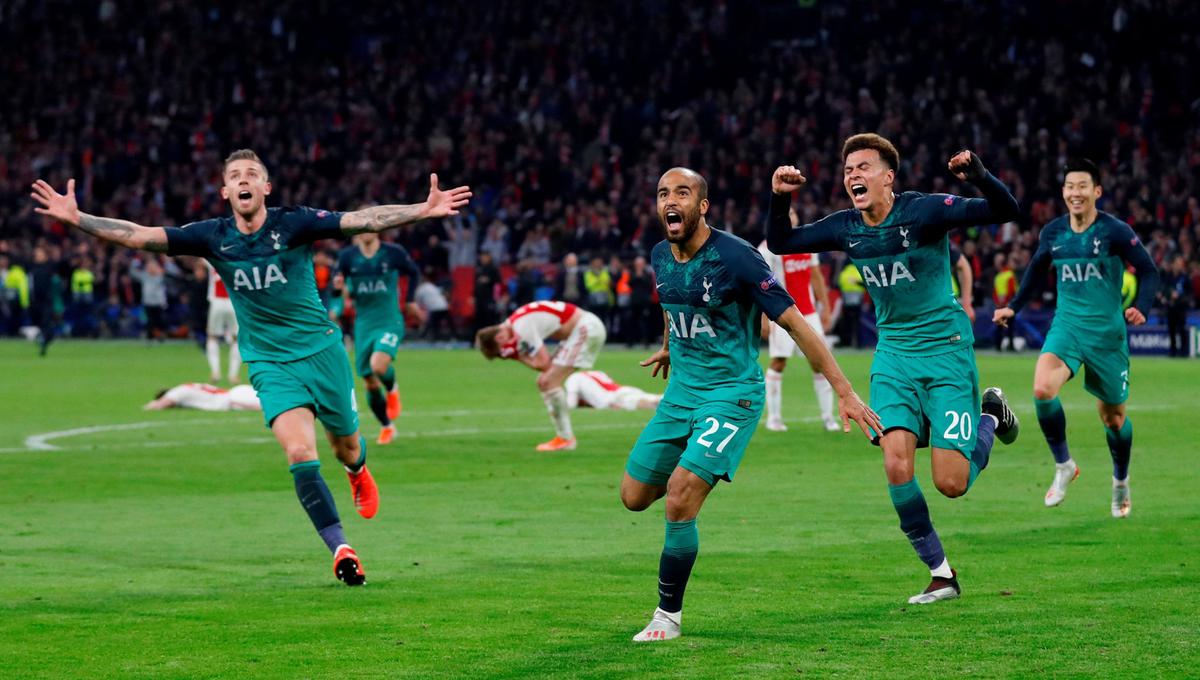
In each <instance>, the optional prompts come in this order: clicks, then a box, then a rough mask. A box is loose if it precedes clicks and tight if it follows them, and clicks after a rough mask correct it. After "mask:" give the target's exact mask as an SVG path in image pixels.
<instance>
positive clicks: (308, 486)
mask: <svg viewBox="0 0 1200 680" xmlns="http://www.w3.org/2000/svg"><path fill="white" fill-rule="evenodd" d="M221 178H222V185H221V197H222V198H223V199H225V200H227V201H229V206H230V208H231V209H232V211H233V214H232V215H231V216H229V217H219V218H214V219H209V220H203V221H200V222H193V223H191V224H187V225H184V226H183V227H146V226H142V225H139V224H135V223H133V222H128V221H125V220H119V219H112V218H107V217H98V216H96V215H89V214H88V213H85V212H81V211H80V210H79V206H78V204H77V203H76V200H75V180H73V179H72V180H68V182H67V190H66V193H65V194H60V193H58V192H57V191H55V190H54V188H53V187H51V186H50V185H49V184H48V183H46V182H45V181H43V180H40V179H39V180H38V181H37V182H35V183H34V184H33V194H32V196H33V199H34V200H35V201H36V202H37V203H38V207H37V208H36V210H37V212H38V213H39V214H42V215H45V216H47V217H50V218H52V219H55V220H58V221H59V222H63V223H65V224H68V225H70V226H72V227H74V228H76V229H78V230H80V231H82V232H84V233H86V234H90V235H92V236H95V237H97V238H100V239H103V240H105V241H108V242H110V243H116V244H118V245H122V246H125V247H127V248H137V249H141V250H148V251H151V252H156V253H167V254H168V255H195V256H199V257H203V258H205V259H206V260H208V261H209V263H210V264H212V266H213V267H214V268H215V269H216V270H217V272H218V273H219V274H220V275H221V279H222V280H223V281H224V282H225V285H226V289H227V290H228V291H229V297H230V299H231V300H232V301H233V308H234V310H235V312H236V314H237V321H238V327H239V338H238V339H239V349H240V350H241V353H242V358H243V359H244V360H245V362H246V364H247V366H248V368H249V373H250V382H251V384H252V385H254V389H255V391H256V392H257V393H258V397H259V399H261V400H262V407H263V416H264V418H265V420H266V423H267V426H268V427H270V428H271V431H272V432H273V433H274V435H275V439H276V440H277V441H278V442H279V446H280V447H281V448H282V449H283V452H284V455H285V456H286V457H287V462H288V466H289V468H288V469H289V470H290V471H291V473H292V478H293V480H294V482H295V487H296V496H297V498H298V499H299V501H300V505H301V506H302V507H303V508H304V510H305V512H307V513H308V516H309V519H311V520H312V523H313V526H314V527H315V528H316V530H317V533H318V534H320V536H321V539H322V540H323V541H324V542H325V545H326V546H328V548H329V550H330V552H332V553H333V555H334V558H333V559H334V574H335V575H336V576H337V578H338V579H340V580H341V581H343V582H345V583H346V584H347V585H360V584H362V583H363V582H364V581H365V580H366V576H365V575H364V573H363V569H362V563H361V561H360V560H359V558H358V555H357V554H356V553H355V552H354V550H353V549H352V548H351V547H350V545H349V543H348V542H347V541H346V537H345V534H344V532H343V530H342V523H341V520H340V518H339V517H338V512H337V507H336V506H335V505H334V502H333V495H332V494H331V493H330V492H329V487H328V486H326V484H325V480H324V479H323V478H322V477H321V471H320V467H321V462H320V460H319V459H318V457H317V441H316V428H315V421H316V420H318V419H319V420H320V421H321V424H322V425H324V426H325V434H326V436H327V437H328V439H329V442H330V444H331V445H332V446H333V450H334V454H335V455H336V456H337V458H338V460H339V461H341V462H342V464H343V465H344V466H345V469H346V473H347V474H348V475H349V478H350V487H351V489H352V491H353V494H354V505H355V507H356V508H357V510H358V513H359V514H360V515H362V516H363V517H366V518H371V517H374V516H375V513H376V512H377V511H378V509H379V492H378V489H377V488H376V486H375V481H374V479H372V477H371V473H370V472H369V471H368V470H367V465H366V462H367V448H366V442H364V441H363V440H362V437H361V436H360V435H359V433H358V413H357V411H356V409H355V404H354V375H353V374H352V373H351V371H350V364H349V360H348V359H347V358H346V350H345V348H344V347H343V345H342V333H341V330H340V329H339V328H338V327H337V325H336V324H334V323H333V322H331V321H330V320H329V317H328V316H327V314H326V312H325V308H324V306H323V305H322V304H321V299H320V297H319V296H318V294H317V286H316V283H315V279H314V276H313V264H312V247H311V244H312V243H313V242H314V241H319V240H321V239H327V238H346V237H348V236H352V235H354V234H358V233H363V232H367V231H373V232H379V231H383V230H385V229H390V228H393V227H398V226H400V225H403V224H411V223H413V222H417V221H420V220H423V219H429V218H435V217H445V216H447V215H456V214H458V209H459V208H461V207H463V206H464V205H466V203H467V200H468V199H469V198H470V196H471V192H470V190H469V189H468V188H467V187H457V188H455V189H450V190H448V191H443V190H442V189H440V188H439V187H438V183H437V175H431V176H430V178H429V185H430V187H429V196H428V198H427V199H426V200H425V202H424V203H418V204H414V205H380V206H375V207H373V208H366V209H363V210H356V211H354V212H347V213H340V212H331V211H327V210H315V209H313V208H305V207H286V208H267V206H266V199H267V196H268V195H270V193H271V182H270V179H269V177H268V174H267V167H266V165H265V164H264V163H263V162H262V161H261V160H260V159H259V157H258V156H257V155H256V154H255V153H254V152H253V151H250V150H249V149H242V150H239V151H235V152H233V153H232V154H230V155H229V157H228V158H226V159H225V164H224V167H223V168H222V172H221Z"/></svg>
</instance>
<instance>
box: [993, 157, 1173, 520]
mask: <svg viewBox="0 0 1200 680" xmlns="http://www.w3.org/2000/svg"><path fill="white" fill-rule="evenodd" d="M1101 194H1102V189H1101V187H1100V170H1099V169H1098V168H1097V167H1096V165H1095V164H1094V163H1092V162H1091V161H1088V160H1084V159H1079V160H1074V161H1071V162H1070V163H1068V165H1067V167H1066V171H1065V173H1064V174H1063V186H1062V195H1063V201H1064V202H1065V203H1066V204H1067V214H1066V215H1064V216H1062V217H1059V218H1058V219H1055V220H1052V221H1051V222H1049V223H1048V224H1047V225H1046V226H1045V227H1043V228H1042V233H1041V235H1040V237H1039V241H1038V249H1037V252H1035V253H1034V255H1033V259H1032V260H1031V261H1030V263H1029V268H1028V269H1027V270H1026V271H1025V278H1024V279H1023V280H1022V281H1021V287H1020V289H1019V290H1018V292H1017V296H1016V297H1015V298H1013V301H1012V304H1010V305H1009V306H1008V307H1002V308H1000V309H997V310H996V312H995V314H994V316H993V318H992V320H993V321H995V322H996V323H998V324H1000V325H1002V326H1006V325H1008V323H1009V321H1011V320H1012V318H1013V317H1014V316H1015V315H1016V313H1017V312H1019V311H1020V310H1021V309H1022V308H1023V307H1024V306H1025V305H1026V304H1027V303H1028V302H1029V301H1030V300H1031V299H1033V296H1034V294H1035V293H1037V292H1040V291H1041V288H1042V284H1043V283H1045V281H1046V274H1048V273H1049V272H1051V271H1053V272H1054V279H1055V283H1056V285H1057V289H1058V303H1057V308H1056V310H1055V312H1054V321H1053V322H1051V324H1050V331H1049V332H1048V333H1047V334H1046V342H1045V344H1044V345H1042V353H1041V355H1040V356H1038V361H1037V368H1036V369H1035V371H1034V375H1033V405H1034V408H1035V409H1036V410H1037V417H1038V424H1039V425H1040V426H1041V428H1042V434H1043V435H1045V437H1046V443H1047V444H1048V445H1049V446H1050V453H1051V454H1052V455H1053V456H1054V480H1053V481H1052V482H1051V483H1050V488H1049V490H1047V491H1046V499H1045V500H1046V505H1047V506H1048V507H1052V506H1055V505H1058V504H1059V503H1062V502H1063V499H1064V498H1066V496H1067V485H1068V484H1070V483H1071V482H1072V481H1074V480H1075V478H1076V477H1078V476H1079V466H1078V465H1076V464H1075V460H1074V459H1073V458H1071V453H1070V451H1069V450H1068V448H1067V419H1066V416H1065V415H1064V414H1063V408H1062V403H1060V402H1059V400H1058V393H1059V391H1060V390H1062V387H1063V385H1064V384H1066V382H1067V381H1068V380H1070V379H1071V378H1073V377H1075V374H1076V373H1078V372H1079V369H1080V368H1081V367H1085V366H1086V367H1087V373H1086V376H1085V378H1084V385H1083V386H1084V389H1086V390H1087V391H1088V392H1090V393H1092V395H1094V396H1095V397H1096V400H1097V402H1096V406H1097V408H1098V410H1099V412H1100V422H1101V423H1103V424H1104V436H1105V438H1106V439H1107V440H1108V450H1109V453H1110V454H1111V455H1112V464H1113V476H1112V516H1113V517H1117V518H1122V517H1128V516H1129V512H1130V509H1131V506H1132V503H1131V500H1130V495H1129V457H1130V454H1131V452H1132V449H1133V422H1132V421H1130V420H1129V418H1128V417H1127V416H1126V415H1125V400H1126V399H1128V398H1129V345H1128V344H1127V342H1126V339H1125V338H1126V331H1125V324H1126V323H1127V322H1128V323H1130V324H1133V325H1135V326H1137V325H1139V324H1143V323H1145V322H1146V313H1147V312H1149V311H1150V304H1151V301H1152V300H1153V299H1154V293H1155V291H1157V290H1158V270H1157V269H1156V268H1155V266H1154V260H1152V259H1151V258H1150V254H1149V253H1147V252H1146V249H1145V247H1143V246H1142V244H1141V243H1140V242H1139V241H1138V237H1137V234H1135V233H1134V232H1133V230H1132V229H1130V228H1129V225H1128V224H1125V223H1124V222H1122V221H1121V220H1119V219H1117V218H1115V217H1113V216H1112V215H1109V214H1108V213H1106V212H1102V211H1099V210H1097V209H1096V200H1097V199H1098V198H1100V196H1101ZM1126 262H1129V263H1130V264H1132V265H1133V266H1134V268H1135V269H1136V270H1137V279H1138V295H1137V299H1136V300H1135V302H1134V304H1133V306H1132V307H1130V308H1129V309H1126V310H1124V312H1122V303H1121V278H1122V276H1123V275H1124V273H1125V263H1126Z"/></svg>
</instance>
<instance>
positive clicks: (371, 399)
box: [367, 389, 392, 427]
mask: <svg viewBox="0 0 1200 680" xmlns="http://www.w3.org/2000/svg"><path fill="white" fill-rule="evenodd" d="M367 403H368V404H370V406H371V413H374V414H375V419H376V420H378V421H379V424H380V425H382V426H384V427H387V426H388V425H391V424H392V421H391V419H390V418H388V416H387V394H386V393H385V392H384V391H383V390H372V389H368V390H367Z"/></svg>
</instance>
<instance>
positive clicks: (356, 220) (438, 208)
mask: <svg viewBox="0 0 1200 680" xmlns="http://www.w3.org/2000/svg"><path fill="white" fill-rule="evenodd" d="M470 198H471V188H470V187H467V186H461V187H455V188H453V189H446V190H445V191H443V190H442V189H439V188H438V178H437V173H434V174H432V175H430V176H429V196H428V198H426V199H425V202H424V203H412V204H408V205H377V206H374V207H371V208H364V209H362V210H355V211H353V212H348V213H343V214H342V220H341V222H340V223H339V226H341V228H342V233H344V234H348V235H354V234H361V233H363V232H366V231H373V232H381V231H385V230H387V229H393V228H395V227H399V226H402V225H405V224H412V223H413V222H419V221H421V220H427V219H431V218H436V217H449V216H451V215H457V214H458V209H459V208H461V207H463V206H464V205H466V204H467V201H468V200H469V199H470Z"/></svg>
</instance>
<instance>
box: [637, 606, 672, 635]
mask: <svg viewBox="0 0 1200 680" xmlns="http://www.w3.org/2000/svg"><path fill="white" fill-rule="evenodd" d="M682 616H683V612H682V611H678V612H675V613H674V614H671V613H669V612H665V611H663V610H662V609H659V608H658V607H655V608H654V617H653V618H651V619H650V623H649V625H647V626H646V627H645V628H643V629H642V632H640V633H638V634H637V635H634V636H633V641H634V642H659V641H661V640H674V639H675V638H677V637H679V635H680V632H679V622H680V620H681V618H682Z"/></svg>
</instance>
